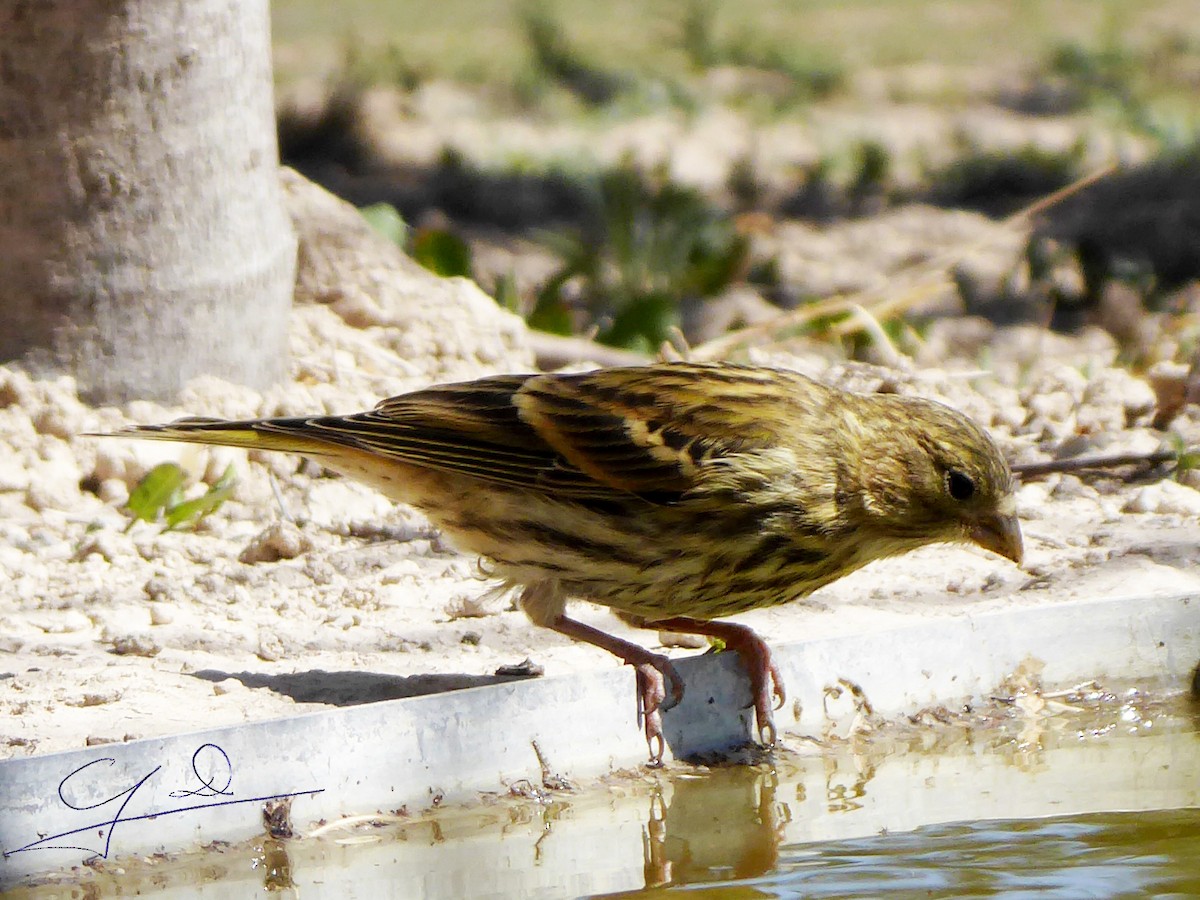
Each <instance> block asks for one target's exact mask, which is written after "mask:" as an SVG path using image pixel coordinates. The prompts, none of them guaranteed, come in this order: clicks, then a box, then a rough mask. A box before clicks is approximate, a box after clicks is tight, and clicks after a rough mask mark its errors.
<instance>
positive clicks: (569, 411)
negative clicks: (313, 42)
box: [264, 363, 817, 503]
mask: <svg viewBox="0 0 1200 900" xmlns="http://www.w3.org/2000/svg"><path fill="white" fill-rule="evenodd" d="M781 376H782V377H784V378H785V379H790V380H794V382H795V383H794V384H793V385H788V386H785V391H784V394H785V396H786V395H787V387H793V388H795V389H796V390H799V391H801V392H805V391H810V392H811V391H812V390H815V389H817V388H815V387H814V385H813V382H811V381H808V380H807V379H804V378H803V377H802V376H799V375H796V376H791V375H790V374H789V373H779V372H772V371H766V370H761V369H753V368H738V367H731V366H706V365H693V364H685V363H680V364H672V365H658V366H645V367H633V368H628V369H604V370H599V371H596V372H588V373H583V374H575V375H505V376H498V377H495V378H484V379H480V380H478V381H472V382H466V383H463V384H452V385H441V386H437V387H432V388H429V389H427V390H423V391H417V392H415V393H412V394H404V395H401V396H399V397H393V398H391V399H389V400H385V401H383V402H382V403H380V404H379V406H378V407H376V408H375V409H374V410H372V411H371V412H367V413H361V414H359V415H355V416H345V417H327V418H317V419H309V420H307V423H306V426H307V427H308V428H310V429H315V431H310V432H309V433H310V434H311V435H312V436H314V437H320V436H321V434H322V433H324V434H325V435H326V439H327V440H330V441H331V442H334V443H345V444H352V445H353V446H357V447H360V448H362V449H365V450H369V451H371V452H374V453H377V454H380V455H382V456H390V457H392V458H395V459H398V460H403V461H405V462H410V463H416V464H418V465H425V466H429V467H431V468H436V469H441V470H444V471H449V472H455V473H459V474H463V475H469V476H471V477H474V478H479V479H482V480H485V481H490V482H493V483H499V484H505V485H508V486H511V487H518V488H523V489H528V490H537V491H539V492H543V493H553V494H556V495H560V496H564V497H573V498H577V499H592V500H606V499H622V498H623V499H628V497H629V496H630V495H637V496H640V497H642V498H644V499H646V500H650V501H652V502H659V503H662V502H670V501H672V500H674V499H677V498H678V497H679V496H680V495H681V494H683V493H684V492H686V491H687V490H689V489H690V488H692V487H693V486H695V484H696V479H697V476H698V474H699V473H700V471H701V469H702V467H703V464H704V462H705V461H706V460H709V459H711V458H715V457H720V456H724V455H727V454H729V453H734V452H739V451H742V450H748V449H753V448H755V447H763V446H769V445H770V444H771V443H772V442H773V441H775V440H777V439H778V438H779V435H780V433H781V430H782V423H781V422H780V420H779V417H778V413H777V409H778V406H779V403H778V397H779V395H780V390H779V389H780V385H779V378H780V377H781ZM264 424H266V423H264ZM268 427H269V426H268Z"/></svg>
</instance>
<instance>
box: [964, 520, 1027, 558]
mask: <svg viewBox="0 0 1200 900" xmlns="http://www.w3.org/2000/svg"><path fill="white" fill-rule="evenodd" d="M967 536H968V537H969V538H970V539H971V541H972V542H973V543H976V544H978V545H979V546H980V547H982V548H983V549H984V550H991V551H992V552H993V553H998V554H1000V555H1001V556H1003V557H1004V558H1005V559H1011V560H1012V561H1013V562H1015V563H1016V564H1017V565H1018V566H1019V565H1020V564H1021V560H1022V559H1024V558H1025V545H1024V543H1023V542H1022V540H1021V523H1020V522H1018V521H1017V516H1016V514H1015V513H1010V514H1009V515H1000V514H997V515H994V516H989V517H988V518H986V519H980V520H979V521H978V522H976V523H975V524H974V525H972V526H971V527H970V528H969V529H968V531H967Z"/></svg>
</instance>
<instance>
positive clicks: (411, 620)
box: [0, 184, 1200, 758]
mask: <svg viewBox="0 0 1200 900" xmlns="http://www.w3.org/2000/svg"><path fill="white" fill-rule="evenodd" d="M292 187H293V188H296V191H294V196H293V200H294V201H295V199H296V196H299V195H301V194H302V195H303V197H302V198H301V200H302V201H303V202H300V203H299V205H301V206H304V205H305V203H307V204H308V205H307V206H306V207H305V208H306V209H307V212H308V213H310V214H311V213H312V210H313V208H314V205H315V207H320V206H321V205H322V204H329V200H328V198H327V197H322V196H320V195H319V194H313V193H311V192H307V193H306V191H307V189H306V188H301V187H297V185H295V184H293V185H292ZM334 203H336V201H334ZM330 209H332V206H331V207H330ZM333 211H334V212H335V213H336V212H337V210H333ZM325 212H329V209H326V210H325ZM298 224H300V226H301V227H300V230H301V255H302V270H301V276H300V282H301V283H300V290H299V293H300V294H301V295H303V296H302V297H301V298H300V299H302V300H307V302H303V303H301V305H298V306H297V308H296V310H295V314H294V316H293V320H292V326H291V333H292V353H293V363H292V379H291V381H290V382H289V383H287V384H284V385H280V386H279V387H277V388H276V389H274V390H272V391H270V392H269V393H267V394H266V395H259V394H256V393H254V392H252V391H248V390H246V389H243V388H239V387H236V386H233V385H229V384H226V383H224V382H221V381H219V380H217V379H203V380H200V381H198V382H195V383H193V384H192V385H191V387H190V388H189V389H188V391H187V392H185V396H184V397H182V398H181V400H180V402H179V405H178V406H177V407H169V408H168V407H165V406H159V405H156V404H151V403H142V402H139V403H133V404H130V405H129V406H128V407H126V408H123V409H115V408H101V409H94V408H90V407H88V406H86V405H84V404H82V403H81V402H80V401H79V399H78V397H77V395H76V392H75V388H74V385H73V383H72V381H71V380H70V379H69V378H59V379H56V380H36V379H33V378H31V377H30V376H29V375H28V374H26V373H25V372H23V371H21V370H19V369H15V368H11V367H8V368H5V367H0V758H3V757H13V756H27V755H32V754H41V753H49V752H54V751H61V750H69V749H75V748H79V747H82V746H85V745H87V744H95V743H103V742H108V741H122V740H129V739H133V738H140V737H149V736H154V735H161V734H167V733H173V732H180V731H191V730H196V729H200V728H213V727H217V726H222V725H229V724H234V723H238V722H241V721H247V720H260V719H265V718H270V717H278V716H286V715H290V714H294V713H297V712H302V711H307V710H313V709H318V708H321V707H323V706H328V705H345V704H352V703H361V702H367V701H371V700H379V699H385V698H395V697H404V696H412V695H416V694H422V693H428V692H433V691H439V690H448V689H454V688H460V687H465V686H471V685H478V684H486V683H489V682H492V681H495V680H496V679H497V677H498V676H496V675H495V672H496V670H497V668H499V667H502V666H513V665H517V664H519V663H521V662H522V661H524V660H525V659H527V658H528V659H530V660H532V662H533V663H535V664H536V665H537V666H540V667H542V668H544V670H545V673H546V674H547V675H548V676H558V675H565V674H569V673H571V672H575V671H580V670H585V669H590V668H594V667H599V666H613V665H616V664H617V663H616V662H615V661H614V660H613V659H612V658H611V657H609V656H607V655H606V654H604V653H602V652H601V651H598V650H596V649H594V648H591V647H586V646H579V645H576V644H572V643H571V642H570V641H568V640H566V639H565V638H562V637H560V636H558V635H555V634H552V633H549V632H546V631H544V630H540V629H536V628H534V627H533V626H532V625H531V624H530V623H529V622H528V621H527V620H526V619H525V617H524V615H523V614H522V613H520V612H518V611H515V610H514V609H513V608H512V598H511V597H507V596H499V595H497V594H496V592H495V591H494V590H490V588H492V587H494V586H492V585H489V583H488V582H487V581H486V580H484V578H483V577H482V576H481V575H480V574H479V569H478V567H477V566H476V563H475V561H474V560H473V559H470V558H467V557H463V556H461V555H458V554H457V553H456V552H455V551H454V550H453V548H452V547H450V546H448V545H447V544H446V543H445V542H444V541H443V540H442V539H441V537H440V536H439V535H438V534H437V533H436V532H435V531H434V530H433V529H432V528H430V526H429V525H428V523H427V522H426V520H425V519H424V518H423V517H422V516H421V514H420V513H418V512H416V511H414V510H412V509H408V508H405V507H402V506H397V505H394V504H392V503H390V502H388V501H386V500H385V499H383V498H382V497H381V496H379V495H377V494H375V493H373V492H372V491H371V490H369V489H367V488H365V487H362V486H360V485H357V484H354V483H352V482H349V481H347V480H344V479H341V478H338V477H333V476H330V475H328V474H327V473H324V472H323V471H321V470H320V469H319V468H318V467H316V466H313V465H312V464H309V463H304V462H302V461H300V460H298V459H297V458H295V457H290V456H286V455H274V456H272V455H260V454H249V455H247V454H246V453H245V452H242V451H233V450H225V449H214V450H205V449H198V448H192V447H187V446H184V445H169V444H156V443H148V442H137V441H131V440H124V439H112V438H108V439H100V438H93V437H87V436H84V433H85V432H92V431H112V430H114V429H116V428H119V427H120V426H121V425H123V424H126V423H129V422H142V423H144V422H155V421H167V420H170V419H173V418H176V417H178V416H181V415H185V414H191V415H210V416H211V415H217V416H248V415H280V414H293V415H294V414H299V413H301V412H326V411H328V412H352V411H356V410H358V409H361V408H365V407H367V406H370V405H372V404H373V403H374V402H375V401H376V400H377V399H379V398H381V397H383V396H387V395H389V394H394V393H399V392H401V391H403V390H407V389H411V388H415V387H418V386H420V385H422V384H426V383H429V382H432V381H438V380H448V379H455V378H466V377H471V376H475V375H483V374H488V373H491V372H496V371H504V370H509V371H513V370H527V369H528V368H529V366H530V365H531V355H530V353H529V351H528V349H527V346H526V343H525V340H524V333H523V326H522V325H521V323H520V322H519V320H517V319H515V317H512V316H510V315H509V314H507V313H504V312H502V311H501V310H499V309H498V308H497V307H495V305H494V304H492V303H491V302H490V301H489V300H487V298H486V297H484V296H483V295H482V294H481V293H480V292H478V291H477V290H475V289H474V287H473V286H472V285H470V284H469V283H466V282H462V281H451V282H440V281H437V280H436V279H433V278H432V276H429V275H427V274H424V273H420V272H416V271H414V270H412V268H411V264H409V265H408V266H405V265H404V263H403V262H402V261H400V260H397V259H390V261H388V260H383V261H382V262H381V261H380V259H381V258H382V257H379V256H378V254H380V253H383V251H381V250H380V249H379V248H378V247H373V249H372V250H371V253H376V254H377V255H376V257H372V256H371V253H366V254H364V253H362V252H359V251H361V247H359V248H358V250H356V251H355V252H356V253H358V255H357V257H355V258H356V259H357V261H358V263H359V264H358V265H357V267H356V268H354V271H353V272H349V271H348V270H346V269H345V267H344V266H343V268H342V269H341V270H339V271H338V272H337V273H336V275H337V277H323V275H322V272H323V271H324V270H322V268H321V266H322V261H321V260H322V256H321V251H322V248H324V249H325V250H328V249H329V247H331V246H334V245H336V247H337V248H338V252H340V253H342V262H343V264H344V262H345V258H346V253H345V252H344V251H345V250H346V247H347V246H348V245H349V243H352V242H349V241H347V239H346V236H345V234H343V233H340V232H339V233H338V234H337V237H336V240H334V241H333V242H332V243H331V242H330V240H329V235H330V234H331V233H333V232H336V231H337V228H333V227H331V228H329V229H325V230H324V232H322V229H320V228H312V229H309V230H307V231H306V229H305V228H304V227H303V223H302V222H299V223H298ZM310 224H311V223H310ZM322 235H323V236H322ZM360 237H361V236H360ZM363 240H365V241H367V242H368V243H369V239H368V238H363ZM389 252H390V251H389ZM334 255H336V254H334ZM350 255H351V256H353V255H354V254H353V253H351V254H350ZM383 255H384V256H386V253H383ZM364 260H365V262H364ZM335 268H336V267H335ZM330 271H332V269H331V270H330ZM324 274H325V275H326V276H328V275H329V272H328V271H325V272H324ZM402 276H403V277H402ZM404 279H408V280H407V282H405V281H404ZM398 285H399V286H398ZM414 297H420V298H426V300H417V301H415V300H413V298H414ZM430 297H433V298H434V300H432V301H428V302H426V301H427V300H428V298H430ZM423 302H424V303H425V306H424V307H423V306H422V305H421V304H422V303H423ZM422 310H424V311H423V312H422ZM926 348H927V350H929V352H930V353H931V354H933V355H935V356H937V357H939V358H940V359H941V363H940V364H939V367H938V368H937V369H932V368H928V367H922V368H920V369H918V368H916V367H915V366H914V365H912V364H907V363H906V364H904V365H902V366H901V367H899V368H893V369H886V370H885V369H879V368H874V367H869V366H864V365H861V364H855V365H849V364H836V365H832V366H831V365H830V364H829V363H828V362H824V361H821V360H820V359H818V358H816V357H802V356H793V355H786V354H782V353H772V354H768V353H766V352H761V351H760V352H755V353H751V357H752V358H753V359H755V360H757V361H761V362H769V363H773V364H777V365H782V366H791V367H795V368H799V369H801V370H802V371H806V372H808V373H810V374H814V375H817V376H819V377H822V378H826V379H828V380H830V381H833V382H835V383H839V384H842V385H846V386H849V387H853V388H856V389H861V390H875V389H877V388H879V387H880V386H881V385H884V384H885V383H887V385H888V387H889V389H895V390H900V391H904V392H911V393H917V394H922V395H926V396H931V397H935V398H940V399H942V400H944V401H945V402H948V403H950V404H951V405H954V406H956V407H958V408H960V409H962V410H964V411H965V412H967V413H968V414H970V415H972V416H974V417H975V418H976V419H977V420H978V421H980V422H981V423H983V424H984V425H986V426H987V427H988V428H989V429H990V430H991V431H992V432H993V434H995V436H996V437H997V439H998V440H1000V441H1001V443H1002V444H1003V445H1004V447H1005V449H1006V451H1007V452H1008V453H1009V454H1010V456H1011V458H1013V459H1014V460H1037V459H1045V458H1048V457H1053V456H1070V455H1074V454H1077V453H1082V452H1096V451H1118V450H1121V451H1127V450H1135V451H1148V450H1152V449H1154V448H1156V447H1158V446H1160V445H1162V444H1163V443H1164V441H1165V439H1166V435H1165V434H1164V433H1162V432H1158V431H1154V430H1152V429H1151V428H1149V426H1148V425H1147V424H1146V423H1147V422H1148V420H1149V418H1150V416H1151V415H1152V412H1153V406H1154V395H1153V392H1152V391H1151V389H1150V387H1149V386H1148V385H1147V384H1146V383H1145V382H1143V381H1142V380H1140V379H1138V378H1136V377H1134V376H1132V375H1130V374H1128V372H1127V371H1126V370H1124V369H1122V368H1119V367H1118V366H1117V365H1116V364H1115V358H1116V350H1115V347H1114V345H1113V343H1112V341H1111V340H1110V339H1108V338H1107V336H1105V335H1103V334H1102V333H1100V332H1097V331H1088V332H1084V333H1082V334H1080V335H1078V336H1076V337H1072V338H1065V337H1060V336H1053V335H1050V334H1047V333H1045V332H1044V331H1041V330H1039V329H1034V328H1010V329H1004V330H997V329H994V328H992V327H991V326H990V325H988V324H987V323H985V322H982V321H979V320H970V319H957V320H947V322H946V323H945V325H944V326H941V327H936V326H935V328H934V329H933V331H932V332H931V333H930V334H929V336H928V343H927V345H926ZM984 350H986V365H981V359H983V358H984V357H982V356H981V355H980V354H981V351H984ZM1172 429H1173V430H1174V431H1176V432H1178V433H1179V435H1180V436H1181V437H1182V438H1183V439H1184V440H1185V441H1186V442H1187V443H1188V444H1189V445H1193V446H1194V445H1196V444H1197V443H1198V442H1200V417H1197V416H1196V415H1195V413H1194V411H1188V412H1185V413H1184V415H1182V416H1181V417H1179V418H1178V419H1176V421H1175V422H1174V423H1173V424H1172ZM168 459H170V460H177V461H179V462H181V464H182V465H183V466H184V468H185V469H186V470H187V471H188V472H190V473H191V474H192V477H193V479H194V481H195V484H194V485H193V487H192V490H193V491H197V492H202V491H203V490H204V488H205V483H206V482H207V483H212V482H213V481H215V480H216V479H218V478H219V477H220V476H221V475H222V473H223V472H224V471H225V469H226V467H227V466H228V465H230V464H232V465H233V466H234V468H235V470H236V472H237V474H238V482H237V486H236V490H235V492H234V498H233V499H232V500H231V501H230V502H228V503H226V504H225V505H224V506H223V507H222V508H221V509H220V510H219V511H217V512H216V513H215V514H214V515H212V516H210V517H209V518H207V519H205V520H203V521H202V522H201V523H200V524H199V526H198V527H196V528H195V529H194V530H187V531H165V530H164V529H163V527H162V526H161V525H156V524H147V523H137V524H134V525H132V526H130V525H129V520H128V517H127V516H126V515H125V514H124V513H123V512H122V510H121V507H122V505H123V504H124V502H125V500H126V499H127V497H128V493H129V491H130V490H131V489H132V487H133V486H135V485H136V484H137V483H138V481H139V480H140V479H141V478H142V476H143V475H144V474H145V473H146V472H147V471H148V470H149V469H150V468H151V467H152V466H153V465H155V464H156V463H158V462H160V461H163V460H168ZM1019 504H1020V512H1021V516H1022V520H1023V523H1024V526H1025V532H1026V545H1027V560H1026V564H1025V566H1024V567H1023V569H1018V568H1017V567H1016V566H1014V565H1012V564H1010V563H1008V562H1006V561H1004V560H1001V559H999V558H996V557H992V556H989V555H988V554H986V553H985V552H983V551H977V550H973V549H968V548H957V547H948V546H939V547H930V548H926V549H925V550H922V551H920V552H918V553H914V554H911V555H909V556H907V557H904V558H901V559H895V560H890V561H886V562H882V563H876V564H874V565H872V566H870V567H868V568H866V569H864V570H862V571H860V572H858V573H855V574H854V575H851V576H849V577H847V578H845V579H843V580H842V581H839V582H837V583H835V584H833V585H830V586H828V587H826V588H824V589H822V590H821V591H819V592H817V593H816V594H814V595H813V596H812V597H810V598H808V599H806V600H805V601H803V602H796V603H792V604H790V605H787V606H783V607H777V608H775V609H771V610H765V611H760V612H757V613H753V614H750V615H747V616H745V617H744V620H745V621H746V622H747V623H749V624H752V625H754V626H757V627H759V628H760V629H761V630H762V631H763V632H764V633H766V634H769V635H771V636H772V639H773V640H775V641H780V642H782V641H787V640H792V639H798V638H802V637H811V636H819V635H828V634H835V633H855V632H856V631H858V630H861V629H867V628H882V627H886V626H887V625H888V624H890V623H893V622H904V621H907V620H909V619H911V618H912V617H914V616H965V615H971V614H972V613H975V612H978V611H982V610H991V609H996V608H999V607H1018V608H1019V607H1032V606H1035V605H1041V604H1047V603H1061V602H1066V601H1069V600H1072V599H1076V598H1081V597H1094V596H1101V595H1120V594H1124V595H1129V594H1139V593H1143V594H1144V593H1153V592H1168V591H1179V590H1186V589H1191V588H1196V589H1200V574H1197V569H1196V563H1197V562H1198V561H1200V526H1198V525H1197V521H1198V519H1197V517H1198V515H1200V491H1197V490H1195V489H1193V488H1192V487H1190V486H1188V485H1187V484H1186V483H1179V482H1176V481H1172V480H1162V478H1161V473H1157V474H1152V475H1150V476H1147V477H1141V478H1138V479H1133V480H1130V479H1126V478H1118V477H1114V476H1105V477H1100V478H1095V477H1092V478H1088V479H1087V480H1083V479H1081V478H1080V477H1077V476H1075V475H1052V476H1049V477H1046V478H1042V479H1038V480H1034V481H1030V482H1028V483H1026V484H1025V485H1024V486H1023V487H1022V488H1021V492H1020V495H1019ZM576 612H577V614H578V615H579V616H580V617H581V618H583V619H584V620H585V621H589V622H593V623H595V624H597V625H599V626H601V627H603V628H606V629H608V630H611V631H613V632H615V633H618V634H623V635H625V636H628V637H630V638H632V639H637V640H640V641H641V642H643V643H645V644H647V645H651V646H653V645H656V644H657V641H658V637H657V635H655V634H653V633H649V632H633V631H631V630H630V629H628V628H626V627H625V626H623V625H621V624H620V623H619V622H618V621H617V620H616V619H615V618H613V617H612V616H610V615H609V614H608V613H607V612H605V611H604V610H601V609H599V608H595V607H590V606H587V605H583V604H581V606H580V608H579V609H578V610H576ZM669 652H671V653H673V654H678V653H694V652H698V651H696V650H685V649H678V648H673V649H671V650H670V651H669ZM897 652H903V648H902V647H898V648H897ZM632 736H633V726H632V723H631V737H632Z"/></svg>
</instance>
